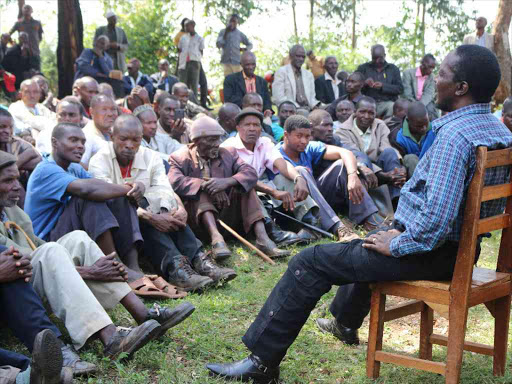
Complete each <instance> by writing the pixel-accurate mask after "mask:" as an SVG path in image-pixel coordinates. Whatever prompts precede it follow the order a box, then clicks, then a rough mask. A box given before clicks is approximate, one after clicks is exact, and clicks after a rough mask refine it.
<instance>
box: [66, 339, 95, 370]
mask: <svg viewBox="0 0 512 384" xmlns="http://www.w3.org/2000/svg"><path fill="white" fill-rule="evenodd" d="M61 351H62V358H63V360H64V362H63V366H64V367H69V368H70V369H71V370H72V372H73V376H81V375H89V374H91V373H94V372H96V370H97V368H96V366H95V365H94V364H92V363H88V362H87V361H83V360H82V359H80V356H78V353H77V352H76V351H75V349H74V348H73V346H71V345H69V344H68V345H62V347H61Z"/></svg>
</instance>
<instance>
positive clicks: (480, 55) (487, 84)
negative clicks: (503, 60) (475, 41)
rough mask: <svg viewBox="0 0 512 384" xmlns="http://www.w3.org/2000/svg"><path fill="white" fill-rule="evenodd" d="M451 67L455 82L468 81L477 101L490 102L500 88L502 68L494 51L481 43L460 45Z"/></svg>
mask: <svg viewBox="0 0 512 384" xmlns="http://www.w3.org/2000/svg"><path fill="white" fill-rule="evenodd" d="M455 55H456V56H457V58H458V60H457V62H456V63H455V65H454V66H453V67H452V68H451V70H452V71H453V81H454V82H462V81H464V82H466V83H467V84H468V86H469V93H470V94H471V96H472V97H473V100H474V101H475V103H489V102H490V101H491V98H492V96H493V95H494V92H496V89H497V88H498V85H499V83H500V79H501V70H500V66H499V64H498V60H497V59H496V56H495V55H494V53H492V52H491V51H490V50H489V49H487V48H484V47H480V46H479V45H469V44H464V45H459V46H458V47H457V48H456V49H455Z"/></svg>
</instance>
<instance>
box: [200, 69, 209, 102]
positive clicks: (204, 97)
mask: <svg viewBox="0 0 512 384" xmlns="http://www.w3.org/2000/svg"><path fill="white" fill-rule="evenodd" d="M199 87H200V88H201V105H202V106H203V107H206V106H207V103H208V80H207V79H206V73H204V69H203V64H201V71H200V72H199Z"/></svg>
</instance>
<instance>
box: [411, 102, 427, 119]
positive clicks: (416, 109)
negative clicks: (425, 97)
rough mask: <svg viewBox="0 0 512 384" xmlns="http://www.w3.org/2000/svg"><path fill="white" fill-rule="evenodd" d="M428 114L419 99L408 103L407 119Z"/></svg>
mask: <svg viewBox="0 0 512 384" xmlns="http://www.w3.org/2000/svg"><path fill="white" fill-rule="evenodd" d="M427 115H428V112H427V107H425V105H424V104H423V103H422V102H421V101H413V102H412V103H409V107H408V108H407V118H408V119H418V118H422V117H425V116H427Z"/></svg>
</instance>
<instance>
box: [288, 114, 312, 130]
mask: <svg viewBox="0 0 512 384" xmlns="http://www.w3.org/2000/svg"><path fill="white" fill-rule="evenodd" d="M283 128H284V130H285V131H286V132H288V133H292V132H293V131H294V130H296V129H300V128H308V129H311V123H310V122H309V120H308V118H307V117H304V116H302V115H292V116H290V117H289V118H287V119H286V121H285V123H284V127H283Z"/></svg>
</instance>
